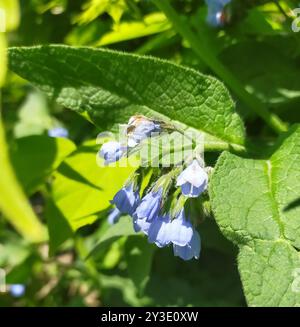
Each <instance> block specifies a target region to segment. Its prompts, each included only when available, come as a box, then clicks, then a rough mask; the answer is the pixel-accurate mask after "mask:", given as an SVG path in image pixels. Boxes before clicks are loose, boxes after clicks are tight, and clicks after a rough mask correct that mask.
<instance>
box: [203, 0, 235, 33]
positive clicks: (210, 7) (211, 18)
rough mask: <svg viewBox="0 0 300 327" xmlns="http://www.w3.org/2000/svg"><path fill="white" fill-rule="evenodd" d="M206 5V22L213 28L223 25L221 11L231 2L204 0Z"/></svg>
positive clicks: (228, 0)
mask: <svg viewBox="0 0 300 327" xmlns="http://www.w3.org/2000/svg"><path fill="white" fill-rule="evenodd" d="M205 2H206V4H207V18H206V20H207V22H208V24H209V25H211V26H213V27H219V26H222V25H224V21H223V18H222V17H223V10H224V7H225V6H226V5H227V4H228V3H229V2H231V0H205Z"/></svg>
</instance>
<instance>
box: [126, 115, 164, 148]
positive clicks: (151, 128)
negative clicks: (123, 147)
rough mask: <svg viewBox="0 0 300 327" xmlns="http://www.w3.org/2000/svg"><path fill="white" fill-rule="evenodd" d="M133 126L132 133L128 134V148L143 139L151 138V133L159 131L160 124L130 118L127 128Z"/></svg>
mask: <svg viewBox="0 0 300 327" xmlns="http://www.w3.org/2000/svg"><path fill="white" fill-rule="evenodd" d="M131 125H133V126H134V128H133V131H132V132H130V133H129V134H128V146H129V147H135V146H136V145H138V144H139V143H141V142H142V141H143V140H144V139H146V138H148V137H150V136H151V134H152V133H159V132H160V131H161V126H160V124H158V123H156V122H154V121H152V120H148V119H143V118H135V117H132V118H131V119H130V120H129V126H131Z"/></svg>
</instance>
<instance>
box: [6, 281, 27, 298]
mask: <svg viewBox="0 0 300 327" xmlns="http://www.w3.org/2000/svg"><path fill="white" fill-rule="evenodd" d="M25 290H26V287H25V285H23V284H12V285H11V286H10V289H9V292H10V294H11V295H12V296H13V297H21V296H23V295H24V294H25Z"/></svg>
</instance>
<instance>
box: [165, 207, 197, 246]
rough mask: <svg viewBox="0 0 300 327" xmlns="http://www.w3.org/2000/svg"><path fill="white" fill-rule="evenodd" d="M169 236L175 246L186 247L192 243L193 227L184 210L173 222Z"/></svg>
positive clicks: (169, 229)
mask: <svg viewBox="0 0 300 327" xmlns="http://www.w3.org/2000/svg"><path fill="white" fill-rule="evenodd" d="M168 234H169V239H170V241H171V242H172V243H173V244H175V245H179V246H185V245H187V244H188V243H189V242H190V241H191V239H192V236H193V226H192V224H191V222H190V220H188V219H186V217H185V213H184V209H182V210H181V211H180V212H179V214H178V216H177V217H176V218H175V219H173V220H172V223H171V225H170V227H169V228H168Z"/></svg>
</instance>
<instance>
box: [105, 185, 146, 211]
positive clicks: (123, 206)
mask: <svg viewBox="0 0 300 327" xmlns="http://www.w3.org/2000/svg"><path fill="white" fill-rule="evenodd" d="M139 202H140V195H139V191H138V189H136V190H134V186H133V183H130V184H128V185H126V186H124V187H122V188H121V190H120V191H118V192H117V193H116V195H115V196H114V198H113V199H112V201H111V203H112V204H114V205H115V206H116V207H117V208H118V209H119V210H120V211H121V212H122V213H126V214H128V215H132V214H133V213H134V211H135V209H136V207H137V205H138V203H139Z"/></svg>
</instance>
